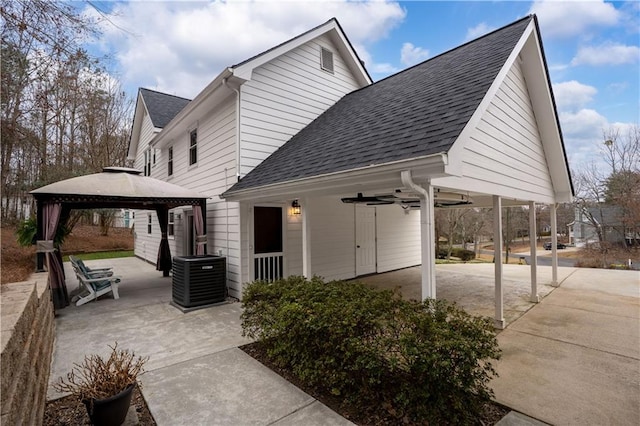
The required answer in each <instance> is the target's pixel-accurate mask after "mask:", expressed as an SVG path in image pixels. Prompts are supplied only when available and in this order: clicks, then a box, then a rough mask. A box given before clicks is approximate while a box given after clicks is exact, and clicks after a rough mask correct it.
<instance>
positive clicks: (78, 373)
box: [53, 342, 149, 426]
mask: <svg viewBox="0 0 640 426" xmlns="http://www.w3.org/2000/svg"><path fill="white" fill-rule="evenodd" d="M109 348H111V353H110V355H109V357H108V358H107V359H104V358H102V357H101V356H99V355H87V356H85V358H84V361H83V362H82V363H81V364H74V367H73V369H72V370H71V372H69V373H67V377H66V379H65V378H63V377H60V378H58V381H57V382H56V383H55V384H54V385H53V388H54V389H55V390H56V391H58V392H63V393H71V394H72V395H74V396H76V397H77V398H79V399H80V400H81V401H82V402H83V403H84V405H85V406H86V407H87V413H88V414H89V418H90V419H91V423H92V424H94V425H98V426H120V425H121V424H122V423H123V422H124V420H125V419H126V417H127V412H128V411H129V406H130V405H131V397H132V396H133V389H134V387H135V386H136V384H137V381H136V380H137V377H138V375H139V374H141V373H142V372H143V371H144V370H143V366H144V364H145V363H146V362H147V361H148V359H149V357H145V358H143V357H140V356H139V357H136V355H135V353H133V352H130V351H129V350H126V349H125V350H122V349H120V350H119V349H118V343H117V342H116V343H115V344H114V346H109Z"/></svg>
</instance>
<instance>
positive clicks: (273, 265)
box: [253, 253, 284, 281]
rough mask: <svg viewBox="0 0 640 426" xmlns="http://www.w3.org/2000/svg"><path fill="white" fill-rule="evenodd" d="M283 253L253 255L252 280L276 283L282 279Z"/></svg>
mask: <svg viewBox="0 0 640 426" xmlns="http://www.w3.org/2000/svg"><path fill="white" fill-rule="evenodd" d="M283 269H284V253H260V254H254V255H253V270H254V277H253V278H254V279H256V280H262V281H276V280H279V279H280V278H282V276H283Z"/></svg>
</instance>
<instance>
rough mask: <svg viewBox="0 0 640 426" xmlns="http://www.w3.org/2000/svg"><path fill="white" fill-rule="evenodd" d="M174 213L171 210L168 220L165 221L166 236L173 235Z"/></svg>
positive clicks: (171, 236)
mask: <svg viewBox="0 0 640 426" xmlns="http://www.w3.org/2000/svg"><path fill="white" fill-rule="evenodd" d="M174 225H175V214H174V213H173V212H169V222H168V223H167V236H168V237H169V238H174V237H175V235H176V234H175V226H174Z"/></svg>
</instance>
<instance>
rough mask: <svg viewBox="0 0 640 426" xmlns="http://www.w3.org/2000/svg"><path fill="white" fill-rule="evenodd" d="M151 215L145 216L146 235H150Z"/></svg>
mask: <svg viewBox="0 0 640 426" xmlns="http://www.w3.org/2000/svg"><path fill="white" fill-rule="evenodd" d="M151 220H152V217H151V213H149V214H148V215H147V234H151Z"/></svg>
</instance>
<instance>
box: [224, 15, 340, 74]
mask: <svg viewBox="0 0 640 426" xmlns="http://www.w3.org/2000/svg"><path fill="white" fill-rule="evenodd" d="M331 21H335V23H336V24H337V25H338V26H340V23H339V22H338V19H336V18H335V17H332V18H331V19H329V20H327V21H325V22H323V23H322V24H320V25H316V26H315V27H313V28H311V29H309V30H307V31H305V32H303V33H300V34H298V35H297V36H295V37H291V38H290V39H287V40H285V41H283V42H282V43H280V44H277V45H275V46H273V47H270V48H268V49H267V50H264V51H262V52H260V53H258V54H256V55H253V56H251V57H250V58H248V59H245V60H244V61H242V62H239V63H237V64H235V65H231V67H230V68H237V67H239V66H241V65H244V64H246V63H247V62H251V61H253V60H254V59H256V58H259V57H260V56H262V55H264V54H266V53H269V52H271V51H273V50H276V49H277V48H279V47H281V46H284V45H285V44H287V43H291V42H292V41H294V40H297V39H299V38H300V37H304V36H305V35H307V34H309V33H311V32H313V31H315V30H317V29H318V28H320V27H322V26H324V25H327V24H328V23H329V22H331ZM340 30H342V27H341V28H340ZM343 32H344V31H343Z"/></svg>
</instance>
